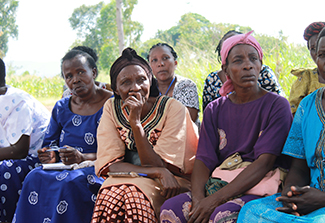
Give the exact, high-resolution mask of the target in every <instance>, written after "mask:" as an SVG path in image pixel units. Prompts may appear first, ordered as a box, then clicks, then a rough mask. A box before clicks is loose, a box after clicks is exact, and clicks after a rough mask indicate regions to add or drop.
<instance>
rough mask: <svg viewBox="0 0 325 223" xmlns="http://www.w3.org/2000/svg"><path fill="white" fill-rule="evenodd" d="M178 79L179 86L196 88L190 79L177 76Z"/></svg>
mask: <svg viewBox="0 0 325 223" xmlns="http://www.w3.org/2000/svg"><path fill="white" fill-rule="evenodd" d="M176 78H177V81H176V85H179V86H191V85H192V86H196V84H195V83H194V81H192V80H191V79H189V78H186V77H182V76H179V75H176ZM175 87H176V86H175Z"/></svg>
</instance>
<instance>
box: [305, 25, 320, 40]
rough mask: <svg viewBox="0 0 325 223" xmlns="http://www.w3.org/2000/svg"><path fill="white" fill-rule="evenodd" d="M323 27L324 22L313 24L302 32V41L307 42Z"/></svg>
mask: <svg viewBox="0 0 325 223" xmlns="http://www.w3.org/2000/svg"><path fill="white" fill-rule="evenodd" d="M324 27H325V22H313V23H311V24H310V25H309V26H307V28H306V29H305V31H304V39H305V40H306V41H309V39H310V37H312V36H313V35H317V34H318V33H319V32H320V31H321V30H322V29H323V28H324Z"/></svg>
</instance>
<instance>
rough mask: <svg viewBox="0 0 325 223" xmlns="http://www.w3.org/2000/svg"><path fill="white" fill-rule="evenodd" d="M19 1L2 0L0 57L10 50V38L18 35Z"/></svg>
mask: <svg viewBox="0 0 325 223" xmlns="http://www.w3.org/2000/svg"><path fill="white" fill-rule="evenodd" d="M17 7H18V1H14V0H0V57H1V58H3V57H4V56H5V55H6V53H7V52H8V45H7V44H8V41H9V38H10V37H12V38H17V37H18V26H17V25H16V10H17Z"/></svg>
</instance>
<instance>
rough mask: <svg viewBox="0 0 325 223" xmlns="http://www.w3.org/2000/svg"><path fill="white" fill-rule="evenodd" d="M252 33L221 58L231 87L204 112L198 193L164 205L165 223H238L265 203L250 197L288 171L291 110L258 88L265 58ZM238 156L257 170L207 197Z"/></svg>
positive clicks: (229, 45) (233, 41)
mask: <svg viewBox="0 0 325 223" xmlns="http://www.w3.org/2000/svg"><path fill="white" fill-rule="evenodd" d="M251 33H252V31H251V32H249V33H247V34H240V35H236V36H233V37H230V38H229V39H227V40H226V41H225V42H224V45H223V48H222V50H221V54H222V56H221V58H222V69H223V71H224V72H225V73H226V75H227V81H226V82H225V83H224V85H223V87H222V88H221V90H220V93H221V95H222V96H223V97H221V98H219V99H217V100H215V101H213V102H211V103H210V104H209V105H208V106H207V107H206V109H205V111H204V115H203V122H202V126H201V132H200V138H199V144H198V149H197V156H196V160H195V164H194V170H193V173H192V178H191V182H192V191H191V192H188V193H185V194H181V195H178V196H176V197H174V198H171V199H169V200H167V201H166V202H165V203H164V204H163V206H162V207H161V215H160V219H161V221H162V222H208V221H209V220H210V221H211V222H225V221H226V222H236V219H237V215H238V212H239V210H240V208H241V207H242V206H243V205H244V204H245V203H246V202H248V201H250V200H253V199H256V198H259V197H260V196H258V195H253V194H245V192H247V191H248V190H250V189H251V188H253V187H254V186H255V185H257V184H258V183H259V182H260V181H261V180H262V179H263V178H264V177H265V175H266V174H267V173H268V172H269V171H270V170H272V169H274V168H275V167H277V166H283V167H287V166H286V165H285V164H286V163H285V162H284V161H285V160H284V159H283V158H284V157H281V156H280V155H281V151H282V147H283V145H284V142H285V140H286V137H287V135H288V132H289V129H290V125H291V122H292V115H291V112H290V106H289V103H288V101H287V100H286V99H285V98H283V97H282V96H279V95H276V94H274V93H272V92H267V91H266V90H264V89H262V88H261V87H259V86H258V84H257V79H258V76H259V71H260V69H261V66H262V57H263V53H262V49H261V47H260V45H259V44H258V42H257V41H256V40H255V38H254V37H252V36H251V35H250V34H251ZM230 92H232V93H231V94H229V95H228V96H227V94H228V93H230ZM236 152H238V153H239V154H240V156H241V158H242V160H243V161H244V162H246V161H247V162H251V164H250V165H248V166H247V167H246V168H245V169H244V170H243V171H242V172H240V173H239V174H238V175H237V176H236V177H235V178H234V180H233V181H231V182H228V183H227V182H226V185H225V186H223V187H222V186H220V188H221V189H219V190H217V191H215V192H214V193H213V194H211V195H208V196H207V195H206V192H207V189H205V186H206V183H207V181H208V180H209V181H210V179H211V178H210V176H211V174H212V173H213V171H214V170H215V169H216V168H217V167H219V166H220V165H221V164H222V163H223V162H224V161H225V160H226V159H227V158H229V157H230V156H232V155H234V154H235V153H236ZM237 161H238V160H237V159H235V160H234V162H237ZM227 164H228V163H227Z"/></svg>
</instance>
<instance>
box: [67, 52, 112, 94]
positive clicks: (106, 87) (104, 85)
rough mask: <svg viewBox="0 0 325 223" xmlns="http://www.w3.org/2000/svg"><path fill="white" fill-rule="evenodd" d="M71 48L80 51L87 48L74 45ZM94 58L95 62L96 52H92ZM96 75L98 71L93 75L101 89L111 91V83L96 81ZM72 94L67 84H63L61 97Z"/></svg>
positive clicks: (96, 58)
mask: <svg viewBox="0 0 325 223" xmlns="http://www.w3.org/2000/svg"><path fill="white" fill-rule="evenodd" d="M72 50H81V51H87V50H88V47H86V46H76V47H73V48H72ZM94 60H95V63H97V60H98V57H97V55H96V54H94ZM97 76H98V73H97V75H96V77H95V84H96V85H97V86H98V87H100V88H103V89H107V90H109V91H112V89H111V85H110V84H107V83H104V82H99V81H96V78H97ZM71 95H72V92H71V90H70V89H69V88H68V87H67V85H66V84H65V85H64V86H63V94H62V98H64V97H69V96H71Z"/></svg>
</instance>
